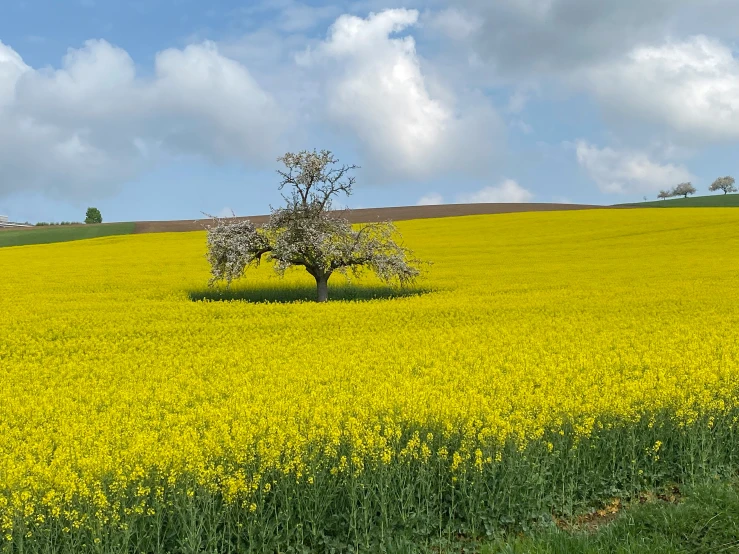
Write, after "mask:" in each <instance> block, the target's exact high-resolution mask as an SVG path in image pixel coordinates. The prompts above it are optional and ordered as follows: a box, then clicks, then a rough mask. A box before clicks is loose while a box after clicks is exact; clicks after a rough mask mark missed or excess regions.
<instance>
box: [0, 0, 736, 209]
mask: <svg viewBox="0 0 739 554" xmlns="http://www.w3.org/2000/svg"><path fill="white" fill-rule="evenodd" d="M1 10H2V12H1V13H0V170H1V172H0V213H1V214H3V215H5V214H7V215H9V216H10V217H11V219H13V220H17V221H25V220H28V221H39V220H47V221H48V220H54V221H60V220H80V219H82V218H83V217H84V211H85V209H86V208H87V206H91V205H94V206H97V207H99V208H100V210H101V211H102V213H103V216H104V218H105V219H106V220H107V221H128V220H152V219H188V218H197V217H200V215H201V211H205V212H209V213H216V214H219V213H225V212H226V211H228V210H234V211H235V212H236V213H237V214H238V215H248V214H257V213H265V212H267V211H268V208H269V205H270V204H276V203H279V201H280V197H279V193H278V191H277V190H276V185H277V182H278V181H277V176H276V174H275V169H276V168H277V167H278V163H277V162H276V160H275V159H276V158H277V156H279V155H281V154H283V153H285V152H286V151H295V150H301V149H313V148H316V149H322V148H326V149H330V150H332V151H333V152H334V153H335V155H336V156H337V157H338V158H339V159H340V160H341V161H342V162H346V163H356V164H358V165H360V166H361V169H360V170H358V171H357V173H356V176H357V186H356V192H355V194H354V196H352V197H351V198H350V199H348V200H347V201H346V202H347V204H348V205H349V206H351V207H372V206H392V205H410V204H417V203H440V202H445V203H451V202H486V201H487V202H506V201H533V202H552V201H554V202H577V203H594V204H611V203H616V202H628V201H635V200H641V199H642V197H643V196H647V197H649V198H654V197H655V196H656V194H657V192H658V191H659V190H660V189H662V188H667V187H671V186H673V185H675V184H677V183H679V182H682V181H688V180H689V181H692V182H693V184H694V185H695V186H696V187H697V188H698V189H699V191H701V192H703V193H706V189H707V187H708V185H710V183H711V182H712V181H713V180H714V179H715V178H716V177H719V176H722V175H735V176H736V174H737V173H739V171H738V169H739V168H737V165H739V161H737V160H739V156H738V155H737V153H738V150H737V146H738V145H739V55H738V51H739V49H738V48H737V41H738V40H739V36H738V35H739V3H738V2H736V1H734V0H703V1H697V0H650V1H649V2H643V1H641V0H639V1H637V0H602V1H600V2H592V0H499V1H497V2H489V1H487V0H460V1H458V2H453V3H452V2H440V1H435V0H431V1H426V2H422V1H416V0H408V1H407V2H400V3H397V2H396V3H393V2H380V1H374V0H364V1H356V2H316V1H310V2H300V1H298V0H272V1H264V2H233V1H230V0H222V1H212V2H202V1H196V0H150V1H136V2H127V1H120V0H119V1H112V0H111V1H104V0H70V1H69V2H58V1H52V0H25V1H14V0H9V1H8V2H4V3H3V6H2V8H1Z"/></svg>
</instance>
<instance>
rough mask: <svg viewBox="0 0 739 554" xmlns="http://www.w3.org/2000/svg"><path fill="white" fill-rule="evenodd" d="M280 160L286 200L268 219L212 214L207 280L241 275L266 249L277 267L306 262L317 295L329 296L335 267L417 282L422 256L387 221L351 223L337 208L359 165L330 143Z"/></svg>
mask: <svg viewBox="0 0 739 554" xmlns="http://www.w3.org/2000/svg"><path fill="white" fill-rule="evenodd" d="M277 161H279V162H282V163H283V165H284V166H285V169H280V170H278V171H277V173H278V174H279V175H280V177H281V181H280V184H279V189H280V190H284V189H285V188H286V187H288V188H289V193H288V194H285V193H283V195H282V196H283V199H284V200H285V202H286V205H285V206H284V207H281V208H276V209H272V210H271V214H270V218H269V221H268V222H267V223H266V224H264V225H263V226H261V227H257V226H256V225H254V224H253V223H252V222H251V221H249V220H245V221H235V222H234V221H228V220H227V219H223V218H214V224H213V225H211V226H209V227H208V253H207V258H208V261H209V262H210V265H211V279H210V282H209V284H210V285H213V284H215V283H216V282H218V281H226V282H227V283H228V284H230V283H231V281H232V280H234V279H237V278H239V277H241V276H242V275H243V274H244V272H245V271H246V270H247V269H248V268H249V267H252V266H258V265H259V264H260V262H261V260H262V257H265V258H266V259H267V260H268V261H270V262H273V266H274V269H275V271H276V272H277V273H278V274H284V272H285V271H286V270H287V269H288V268H290V267H296V266H299V267H303V268H305V270H306V271H307V272H308V273H309V274H310V275H311V276H313V278H314V279H315V281H316V287H317V300H318V301H319V302H325V301H326V300H327V299H328V280H329V278H330V277H331V276H332V275H333V274H334V273H341V274H344V275H348V273H349V272H351V273H352V275H355V276H358V275H359V274H360V273H361V272H362V270H363V269H369V270H370V271H372V272H374V273H375V274H376V275H377V276H378V277H379V278H380V279H381V280H383V281H384V282H387V283H392V282H395V283H398V284H400V285H401V286H402V285H407V284H409V283H412V282H413V281H414V280H415V279H416V278H417V277H418V275H419V274H420V271H419V267H420V263H421V262H420V261H419V260H417V259H414V258H413V257H412V256H413V254H412V252H411V251H410V250H409V249H407V248H406V247H404V246H403V245H401V244H400V243H398V242H397V240H396V237H397V235H398V232H397V229H396V228H395V226H394V225H393V224H392V223H391V222H389V221H385V222H379V223H367V224H363V225H361V226H359V227H358V228H356V229H355V228H353V227H352V225H351V224H350V223H349V221H348V220H347V219H346V217H344V216H342V215H341V213H340V212H338V211H336V210H333V209H332V200H333V198H334V197H335V196H337V195H339V194H344V195H347V196H348V195H350V194H351V193H352V187H353V186H354V183H355V178H354V177H353V176H351V175H349V173H350V172H351V171H353V170H355V169H358V167H357V166H355V165H338V160H337V159H336V158H335V157H334V156H333V155H332V153H331V152H330V151H328V150H322V151H320V152H316V151H315V150H314V151H312V152H310V151H306V150H303V151H301V152H298V153H295V154H293V153H287V154H285V155H284V156H281V157H280V158H278V159H277Z"/></svg>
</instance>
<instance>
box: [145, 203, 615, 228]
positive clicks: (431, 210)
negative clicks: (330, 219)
mask: <svg viewBox="0 0 739 554" xmlns="http://www.w3.org/2000/svg"><path fill="white" fill-rule="evenodd" d="M611 207H612V206H596V205H589V204H535V203H525V204H444V205H439V206H399V207H393V208H362V209H357V210H348V211H347V212H344V213H345V214H346V217H347V219H349V221H351V222H352V223H369V222H372V221H386V220H390V221H402V220H404V219H424V218H429V217H452V216H459V215H482V214H505V213H513V212H546V211H559V210H590V209H594V208H611ZM268 217H269V216H266V215H255V216H250V217H237V218H234V220H235V221H241V220H244V219H250V220H251V221H253V222H254V223H255V224H257V225H260V224H262V223H265V222H266V221H267V218H268ZM209 223H211V220H210V219H195V220H182V221H137V222H136V229H135V231H134V233H169V232H177V231H201V230H203V229H204V228H205V225H208V224H209Z"/></svg>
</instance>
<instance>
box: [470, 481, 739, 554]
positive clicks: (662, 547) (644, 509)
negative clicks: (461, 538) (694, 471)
mask: <svg viewBox="0 0 739 554" xmlns="http://www.w3.org/2000/svg"><path fill="white" fill-rule="evenodd" d="M686 492H687V496H686V498H684V499H682V501H679V502H677V503H671V502H666V501H660V500H658V501H652V502H647V503H644V504H638V503H637V504H636V505H635V506H633V507H631V508H627V509H626V510H624V511H622V512H621V513H620V514H619V515H618V516H617V517H616V519H615V520H614V521H613V522H611V523H607V524H604V525H602V526H600V527H598V528H596V530H594V531H593V530H591V531H587V530H579V531H574V532H571V531H562V530H560V529H558V528H556V527H555V526H554V525H552V527H551V528H549V529H544V530H540V531H538V532H534V533H533V534H532V535H529V536H527V537H519V538H514V539H511V540H508V541H506V540H500V541H497V542H493V543H492V544H488V545H486V546H485V547H483V548H482V549H481V552H482V553H483V554H523V553H526V554H559V553H562V554H580V553H582V554H585V553H588V554H590V553H600V552H614V553H621V554H647V553H652V554H666V553H673V552H674V553H706V554H708V553H719V552H739V483H736V482H735V483H733V484H727V483H711V484H705V485H702V486H698V487H694V488H693V489H686Z"/></svg>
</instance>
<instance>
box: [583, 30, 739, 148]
mask: <svg viewBox="0 0 739 554" xmlns="http://www.w3.org/2000/svg"><path fill="white" fill-rule="evenodd" d="M582 77H583V78H584V79H586V80H587V82H588V84H589V86H590V88H591V89H592V90H593V91H594V93H595V94H596V95H597V97H598V98H599V99H600V100H601V101H602V102H603V103H604V104H605V105H606V106H607V107H609V108H611V109H612V110H615V111H616V112H618V113H619V115H629V116H630V117H633V118H634V119H639V120H644V119H645V120H649V121H653V122H657V123H659V124H662V125H664V126H666V127H668V128H670V129H673V130H675V131H677V132H679V133H682V134H684V135H685V136H686V137H689V138H691V139H695V138H699V139H703V140H737V139H739V59H737V58H736V57H735V56H734V55H733V53H732V51H731V48H730V47H729V46H728V45H725V44H723V43H721V42H720V41H718V40H716V39H712V38H708V37H706V36H702V35H699V36H694V37H692V38H690V39H688V40H685V41H672V40H668V41H666V42H664V43H662V44H660V45H656V46H655V45H649V46H639V47H637V48H634V49H633V50H631V51H630V52H629V53H628V55H626V56H625V57H624V58H623V59H621V60H619V61H618V62H616V63H608V64H601V65H598V66H596V67H594V68H591V69H588V70H587V71H586V72H584V75H583V76H582Z"/></svg>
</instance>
